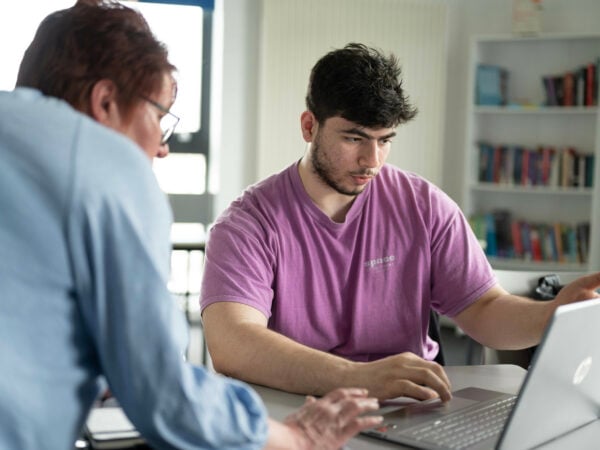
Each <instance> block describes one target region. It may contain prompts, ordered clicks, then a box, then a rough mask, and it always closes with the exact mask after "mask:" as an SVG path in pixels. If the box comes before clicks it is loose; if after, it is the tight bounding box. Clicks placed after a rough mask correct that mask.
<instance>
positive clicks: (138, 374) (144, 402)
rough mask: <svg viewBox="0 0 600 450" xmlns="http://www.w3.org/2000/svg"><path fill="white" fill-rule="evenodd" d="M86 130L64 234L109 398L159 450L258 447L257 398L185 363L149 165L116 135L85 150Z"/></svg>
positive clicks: (163, 215)
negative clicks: (169, 285)
mask: <svg viewBox="0 0 600 450" xmlns="http://www.w3.org/2000/svg"><path fill="white" fill-rule="evenodd" d="M92 131H93V130H90V129H87V128H86V126H85V123H84V124H83V126H82V128H81V134H80V136H79V142H78V143H76V145H75V147H76V148H79V150H81V149H82V148H83V149H84V150H81V151H78V152H77V153H74V156H73V158H74V161H73V164H72V166H71V167H73V173H72V174H71V180H72V189H71V192H72V198H71V201H70V206H69V208H70V211H69V212H68V214H67V217H68V223H67V224H66V229H67V236H68V245H69V246H70V254H71V255H72V261H71V267H72V271H73V275H74V279H75V286H76V287H75V290H76V292H75V293H74V297H75V298H76V301H77V302H78V303H79V307H80V309H81V315H82V317H83V320H84V321H85V324H86V327H87V329H88V330H89V333H90V338H91V339H92V340H93V341H94V344H95V348H96V349H97V352H98V360H99V363H100V365H101V371H102V372H103V373H104V374H105V376H106V378H107V380H108V383H109V385H110V388H111V390H112V392H113V394H114V395H115V397H116V398H117V399H118V400H119V402H120V403H121V405H122V406H123V409H124V410H125V412H126V413H127V415H128V416H129V418H130V419H131V421H132V422H133V423H134V424H135V426H136V427H137V428H138V429H139V430H140V432H141V433H142V434H143V435H144V436H145V437H146V438H147V439H148V441H149V442H150V443H151V445H153V446H156V447H157V448H161V449H163V448H165V449H166V448H178V449H184V448H207V449H208V448H215V449H216V448H218V449H230V448H231V449H233V448H248V449H250V448H262V446H263V445H264V443H265V440H266V437H267V420H266V411H265V408H264V405H263V404H262V402H261V400H260V398H259V397H258V396H257V394H256V393H254V392H253V391H252V390H250V388H249V387H248V386H246V385H244V384H243V383H240V382H237V381H234V380H230V379H227V378H225V377H222V376H220V375H217V374H214V373H210V372H208V371H207V370H205V369H204V368H202V367H194V366H192V365H190V364H188V363H186V362H185V361H184V357H183V351H184V349H185V347H186V342H187V328H186V323H185V319H184V317H183V314H182V312H181V311H180V310H179V309H178V308H177V306H176V304H175V301H174V299H173V298H172V297H171V295H170V293H169V292H168V290H167V279H168V270H169V268H168V263H169V254H170V246H169V226H170V222H171V212H170V209H169V207H168V203H167V201H166V198H165V196H164V194H163V193H162V192H161V191H160V189H159V188H158V185H157V183H156V180H155V178H154V175H153V173H152V171H151V169H150V164H149V162H148V161H147V160H146V159H145V156H144V155H143V153H142V152H141V151H140V150H139V149H138V148H137V147H135V146H133V145H132V144H131V143H130V142H129V141H127V140H126V139H124V138H121V137H120V136H116V135H115V136H114V141H110V142H105V144H106V145H105V149H103V151H99V150H98V142H97V141H96V142H95V146H94V148H89V149H86V148H85V146H86V143H89V142H90V141H92V142H93V141H94V137H93V136H90V135H88V133H91V132H92ZM117 168H119V170H117Z"/></svg>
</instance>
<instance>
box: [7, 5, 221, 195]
mask: <svg viewBox="0 0 600 450" xmlns="http://www.w3.org/2000/svg"><path fill="white" fill-rule="evenodd" d="M32 3H33V5H32ZM122 3H123V4H125V5H127V6H130V7H132V8H135V9H137V10H139V11H140V12H141V13H142V14H143V15H144V17H145V18H146V20H147V21H148V23H149V25H150V27H151V28H152V30H153V31H154V33H155V35H156V37H157V38H158V39H159V40H161V41H162V42H164V43H165V44H166V46H167V48H168V49H169V55H170V59H171V61H172V62H173V63H174V64H175V65H176V66H177V68H178V73H177V74H176V78H177V82H178V87H179V96H178V98H177V101H176V102H175V104H174V105H173V108H172V111H173V113H175V114H176V115H177V116H179V117H181V121H180V123H179V125H178V127H177V132H176V134H175V136H174V137H173V138H172V139H171V141H170V143H169V144H170V145H169V146H170V149H171V152H172V153H174V155H172V156H173V157H172V158H166V159H164V160H157V161H156V162H155V172H156V175H157V178H158V180H159V183H160V185H161V187H162V188H163V189H164V190H165V191H166V192H167V193H173V194H196V195H199V194H204V193H205V192H207V183H208V176H207V174H208V169H209V129H210V126H209V124H210V122H209V119H210V115H209V106H210V105H209V101H208V100H209V98H210V96H209V94H208V93H209V92H210V67H211V45H212V44H211V34H212V11H213V9H214V1H213V0H188V1H185V0H174V1H168V0H163V1H156V0H154V1H150V0H146V1H123V2H122ZM73 4H74V0H34V1H32V2H31V1H28V2H13V3H12V4H11V8H10V12H9V13H4V14H0V40H1V41H2V42H11V43H12V44H11V45H10V46H5V48H4V49H3V70H2V71H0V89H1V90H12V89H13V88H14V85H15V82H16V79H17V73H18V69H19V63H20V61H21V59H22V57H23V53H24V51H25V49H26V48H27V46H28V45H29V43H30V42H31V39H32V38H33V35H34V34H35V31H36V29H37V27H38V25H39V23H40V22H41V21H42V20H43V18H44V17H46V16H47V15H48V14H49V13H51V12H53V11H56V10H59V9H64V8H69V7H71V6H72V5H73ZM14 23H18V24H19V26H18V27H14V26H13V24H14ZM195 169H198V171H196V170H195Z"/></svg>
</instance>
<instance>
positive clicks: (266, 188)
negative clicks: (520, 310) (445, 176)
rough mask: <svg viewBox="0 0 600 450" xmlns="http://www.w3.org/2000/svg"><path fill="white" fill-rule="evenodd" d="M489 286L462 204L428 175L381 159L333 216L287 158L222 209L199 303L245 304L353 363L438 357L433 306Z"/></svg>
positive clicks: (449, 304)
mask: <svg viewBox="0 0 600 450" xmlns="http://www.w3.org/2000/svg"><path fill="white" fill-rule="evenodd" d="M494 284H495V277H494V274H493V271H492V269H491V267H490V265H489V263H488V261H487V259H486V257H485V255H484V253H483V251H482V250H481V247H480V246H479V243H478V242H477V240H476V238H475V236H474V235H473V233H472V232H471V229H470V227H469V225H468V223H467V221H466V220H465V218H464V216H463V214H462V213H461V211H460V210H459V208H458V206H457V205H456V204H455V203H454V202H453V201H452V200H451V199H450V198H449V197H448V196H447V195H446V194H444V193H443V192H442V191H441V190H440V189H438V188H437V187H435V186H434V185H432V184H431V183H429V182H427V181H426V180H424V179H423V178H420V177H419V176H417V175H415V174H412V173H408V172H405V171H402V170H399V169H397V168H395V167H393V166H389V165H386V166H384V167H383V168H382V170H381V171H380V173H379V175H378V176H377V177H375V179H373V180H372V181H371V183H369V185H367V187H366V189H365V191H364V192H363V193H362V194H360V195H358V196H357V197H356V200H355V201H354V203H353V205H352V206H351V208H350V210H349V212H348V214H347V216H346V220H345V222H344V223H335V222H333V221H331V219H329V217H327V216H326V215H325V214H324V213H323V212H322V211H321V210H319V208H317V206H316V205H315V204H314V203H313V202H312V200H311V199H310V197H309V196H308V194H307V193H306V191H305V190H304V187H303V185H302V182H301V180H300V176H299V174H298V167H297V164H293V165H292V166H290V167H288V168H287V169H285V170H284V171H283V172H281V173H279V174H276V175H273V176H271V177H269V178H267V179H266V180H264V181H262V182H260V183H258V184H256V185H253V186H251V187H249V188H248V189H247V190H246V191H245V192H244V193H243V194H242V196H241V197H240V198H239V199H237V200H236V201H235V202H233V203H232V204H231V206H230V207H229V208H228V209H227V210H226V211H225V212H224V213H223V214H222V215H221V216H220V217H219V218H218V220H217V222H216V223H215V225H214V227H213V228H212V229H211V231H210V234H209V240H208V245H207V251H206V261H205V269H204V277H203V285H202V293H201V299H200V302H201V306H202V308H203V309H204V308H206V307H207V306H208V305H210V304H212V303H215V302H224V301H229V302H239V303H243V304H246V305H249V306H252V307H254V308H256V309H258V310H259V311H261V312H262V313H263V314H264V315H265V316H266V317H267V318H268V326H269V328H270V329H272V330H275V331H277V332H279V333H281V334H284V335H286V336H288V337H290V338H292V339H294V340H296V341H298V342H300V343H302V344H305V345H307V346H310V347H313V348H316V349H319V350H323V351H326V352H330V353H333V354H336V355H339V356H343V357H346V358H349V359H352V360H355V361H372V360H375V359H379V358H383V357H386V356H389V355H393V354H397V353H401V352H405V351H410V352H413V353H415V354H417V355H420V356H422V357H424V358H426V359H433V358H435V356H436V354H437V351H438V347H437V344H436V343H435V342H433V341H432V340H430V339H429V338H428V336H427V325H428V320H429V311H430V308H433V309H434V310H436V311H438V312H439V313H441V314H445V315H447V316H450V317H452V316H454V315H456V314H457V313H459V312H460V311H462V310H463V309H464V308H465V307H467V306H468V305H469V304H471V303H472V302H473V301H474V300H476V299H477V298H479V297H480V296H481V295H482V294H483V293H484V292H485V291H487V290H488V289H489V288H490V287H492V286H493V285H494Z"/></svg>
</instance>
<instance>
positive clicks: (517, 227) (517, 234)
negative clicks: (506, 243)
mask: <svg viewBox="0 0 600 450" xmlns="http://www.w3.org/2000/svg"><path fill="white" fill-rule="evenodd" d="M510 231H511V235H512V242H513V248H514V251H515V258H522V257H523V240H522V239H521V222H519V221H517V220H514V221H513V222H512V223H511V224H510Z"/></svg>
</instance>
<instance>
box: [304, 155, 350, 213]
mask: <svg viewBox="0 0 600 450" xmlns="http://www.w3.org/2000/svg"><path fill="white" fill-rule="evenodd" d="M298 173H299V175H300V180H301V181H302V185H303V186H304V190H305V191H306V193H307V194H308V196H309V197H310V198H311V200H312V201H313V203H314V204H315V205H316V206H317V208H319V209H320V210H321V211H323V213H324V214H325V215H327V216H328V217H329V218H330V219H331V220H333V221H334V222H338V223H342V222H344V221H345V220H346V214H347V213H348V211H349V210H350V207H351V206H352V203H353V202H354V199H355V198H356V196H355V195H344V194H340V193H339V192H337V191H336V190H335V189H333V188H332V187H331V186H329V185H328V184H327V183H325V182H324V181H323V180H322V179H321V178H320V177H319V176H318V175H317V174H316V173H315V172H314V170H313V168H312V166H311V163H310V161H309V160H308V158H307V157H306V156H305V157H304V158H302V159H301V160H300V163H299V164H298Z"/></svg>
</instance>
